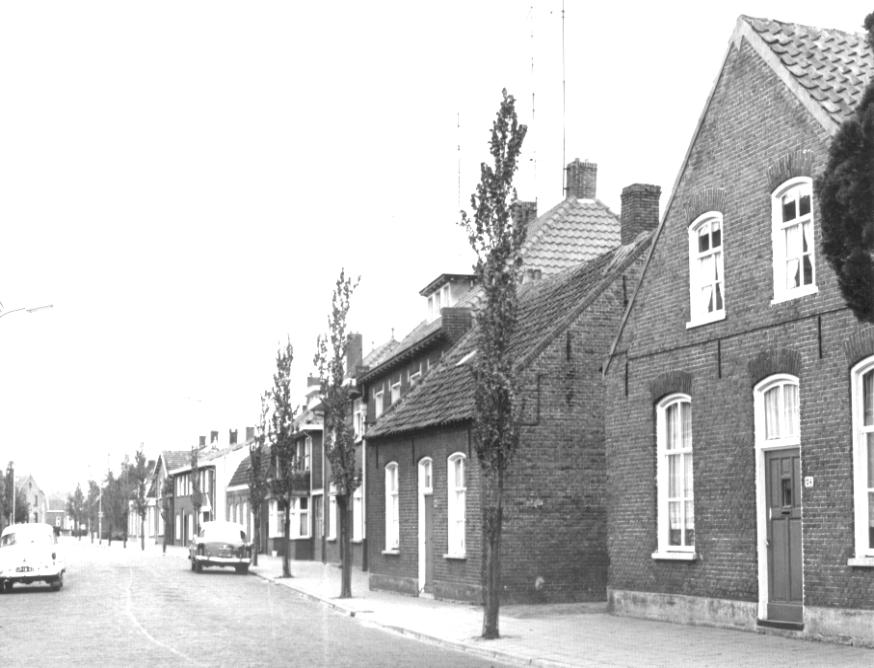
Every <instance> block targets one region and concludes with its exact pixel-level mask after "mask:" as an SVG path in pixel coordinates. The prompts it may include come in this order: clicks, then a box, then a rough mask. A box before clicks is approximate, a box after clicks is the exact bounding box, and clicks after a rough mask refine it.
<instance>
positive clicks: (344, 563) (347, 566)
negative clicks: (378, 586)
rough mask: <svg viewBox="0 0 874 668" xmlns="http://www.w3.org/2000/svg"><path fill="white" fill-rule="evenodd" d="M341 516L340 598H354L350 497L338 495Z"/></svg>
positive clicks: (338, 507) (338, 509) (338, 512)
mask: <svg viewBox="0 0 874 668" xmlns="http://www.w3.org/2000/svg"><path fill="white" fill-rule="evenodd" d="M336 498H337V514H338V515H339V516H340V598H352V540H351V538H352V534H351V532H350V531H349V495H348V494H343V495H339V494H338V495H337V497H336Z"/></svg>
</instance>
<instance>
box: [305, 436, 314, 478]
mask: <svg viewBox="0 0 874 668" xmlns="http://www.w3.org/2000/svg"><path fill="white" fill-rule="evenodd" d="M312 456H313V439H312V436H307V437H306V440H305V441H304V443H303V470H304V471H309V470H310V462H311V460H312Z"/></svg>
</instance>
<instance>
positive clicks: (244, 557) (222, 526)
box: [188, 520, 252, 573]
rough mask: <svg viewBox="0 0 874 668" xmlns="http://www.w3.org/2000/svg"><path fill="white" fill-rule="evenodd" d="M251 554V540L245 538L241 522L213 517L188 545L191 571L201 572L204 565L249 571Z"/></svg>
mask: <svg viewBox="0 0 874 668" xmlns="http://www.w3.org/2000/svg"><path fill="white" fill-rule="evenodd" d="M251 557H252V543H251V542H249V541H248V540H247V539H246V530H245V529H244V528H243V525H242V524H237V523H236V522H224V521H222V520H214V521H212V522H204V523H203V525H202V526H201V527H200V531H199V532H198V533H197V536H195V538H194V539H193V540H192V541H191V543H189V545H188V558H189V559H190V560H191V570H192V571H195V572H197V573H199V572H200V571H201V569H202V568H203V567H204V566H230V567H233V568H235V569H236V570H237V573H246V572H247V571H248V570H249V562H250V559H251Z"/></svg>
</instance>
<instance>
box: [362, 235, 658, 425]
mask: <svg viewBox="0 0 874 668" xmlns="http://www.w3.org/2000/svg"><path fill="white" fill-rule="evenodd" d="M651 236H652V233H651V232H650V233H644V234H641V235H639V236H638V237H637V238H636V239H635V240H634V241H633V242H631V243H630V244H626V245H624V246H619V247H618V248H615V249H614V250H613V251H611V252H608V253H604V254H603V255H601V256H600V257H598V258H596V259H594V260H592V261H590V262H588V263H586V264H582V265H578V266H577V267H574V268H572V269H568V270H566V271H564V272H562V273H560V274H558V275H556V276H553V277H551V278H543V279H540V280H539V281H533V282H530V283H526V284H524V285H522V286H521V287H520V290H519V317H518V325H517V331H516V334H515V336H514V337H513V354H514V356H515V357H516V360H517V368H519V369H524V368H525V367H527V366H528V365H529V364H530V363H531V362H532V361H533V360H534V359H535V358H536V357H537V355H539V354H540V353H541V352H542V351H543V349H544V348H545V347H546V346H547V345H549V343H550V342H551V341H553V340H554V339H555V337H556V336H557V335H558V334H560V333H561V332H563V331H565V330H566V329H567V328H568V327H569V326H570V325H571V323H572V322H573V321H574V320H576V319H577V318H578V317H579V316H580V315H581V314H582V313H583V312H584V311H585V310H586V309H587V308H588V307H589V305H590V304H591V303H592V302H593V301H594V300H595V299H596V298H597V297H598V296H599V295H600V294H601V293H602V292H603V291H604V289H605V288H606V287H607V286H608V285H610V284H611V283H612V282H613V281H614V280H616V278H617V277H618V276H620V275H621V274H622V272H623V271H625V269H626V268H627V267H628V266H629V265H630V264H631V263H632V262H633V261H634V260H635V259H637V258H638V257H640V255H641V254H642V253H643V251H644V249H645V248H646V247H647V245H648V243H649V240H650V238H651ZM475 355H476V328H475V327H474V329H472V330H470V331H469V332H467V333H466V334H465V335H464V336H463V337H462V338H461V339H460V340H459V341H458V343H457V344H456V345H455V346H453V347H452V348H451V349H450V350H448V351H447V352H446V354H445V355H444V356H443V359H442V360H441V362H440V364H439V365H437V367H435V369H434V370H433V371H432V372H431V373H430V374H429V375H428V376H426V377H425V378H424V380H422V382H421V383H420V384H419V385H417V386H416V387H415V388H414V389H413V390H412V391H411V392H410V393H409V394H408V395H407V396H406V397H403V398H401V400H400V401H399V402H398V403H396V404H395V405H394V406H392V407H391V408H390V409H389V410H388V411H386V412H385V413H383V415H382V416H381V417H380V419H379V421H378V422H377V423H376V424H375V425H374V426H373V427H371V428H370V429H368V431H367V433H366V437H367V438H378V437H385V436H390V435H395V434H401V433H405V432H410V431H416V430H419V429H424V428H428V427H436V426H441V425H447V424H452V423H458V422H462V421H465V420H469V419H471V418H472V417H473V410H474V379H473V361H474V358H475Z"/></svg>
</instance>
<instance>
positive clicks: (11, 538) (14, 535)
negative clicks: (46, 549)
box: [0, 531, 55, 547]
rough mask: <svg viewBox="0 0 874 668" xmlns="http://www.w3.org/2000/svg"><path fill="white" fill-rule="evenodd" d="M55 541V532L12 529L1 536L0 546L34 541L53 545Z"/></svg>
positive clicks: (38, 543)
mask: <svg viewBox="0 0 874 668" xmlns="http://www.w3.org/2000/svg"><path fill="white" fill-rule="evenodd" d="M54 542H55V537H54V535H53V534H51V533H49V532H45V531H17V532H16V531H11V532H9V533H7V534H5V535H4V536H3V537H2V538H0V547H9V546H11V545H21V544H27V543H34V544H36V545H51V544H52V543H54Z"/></svg>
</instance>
